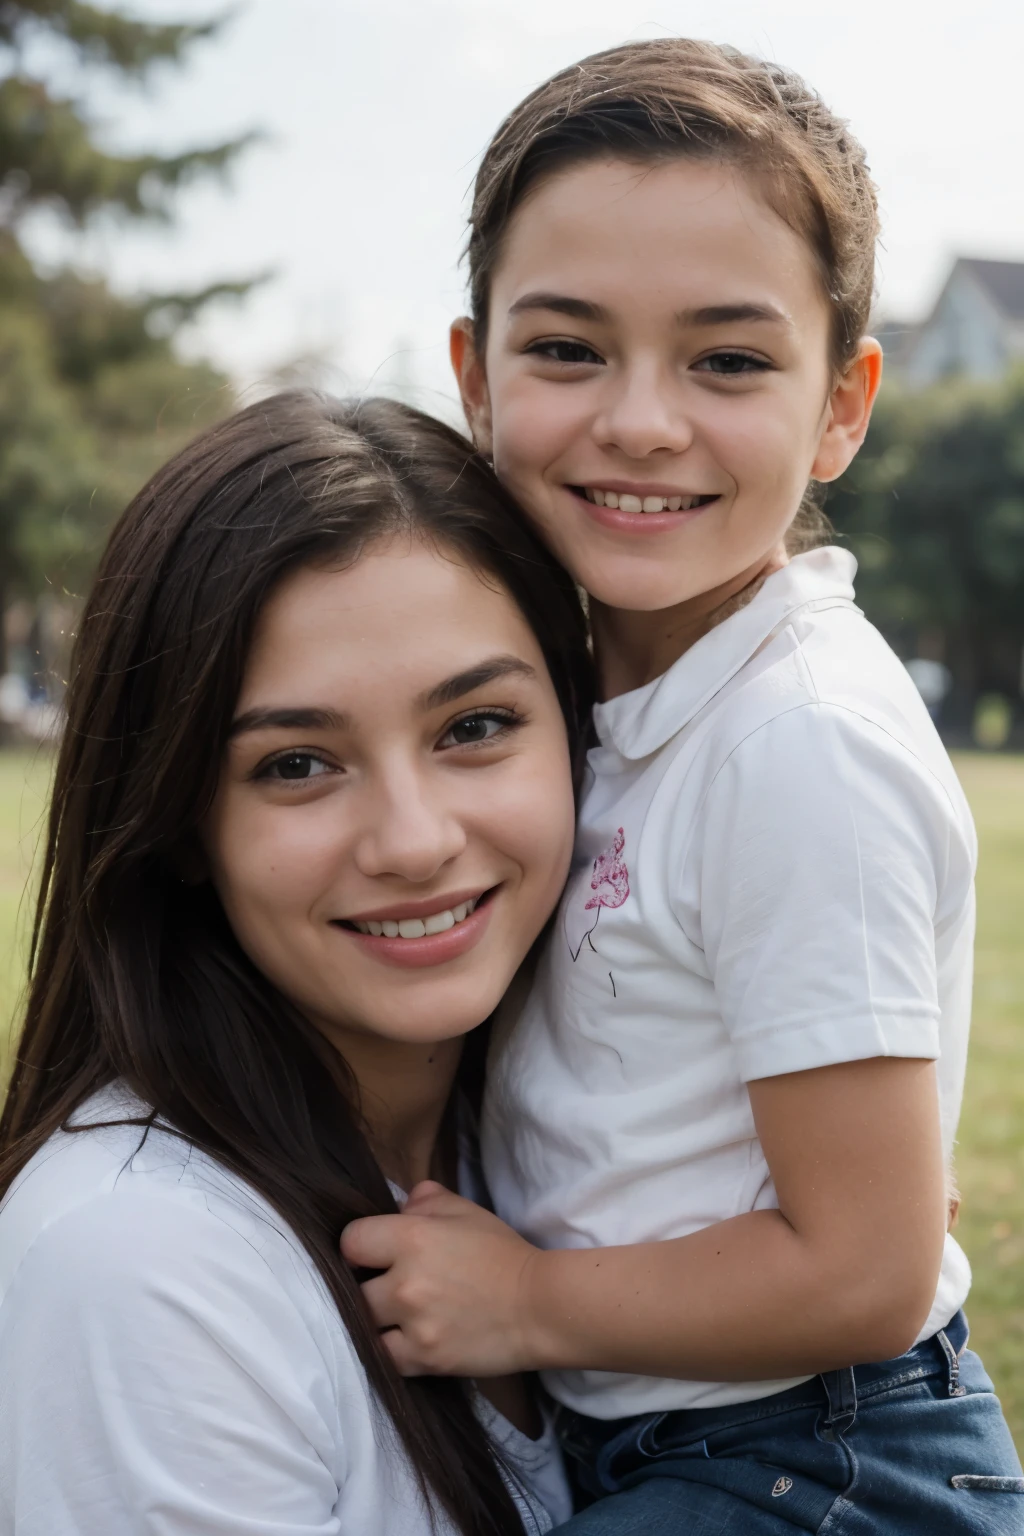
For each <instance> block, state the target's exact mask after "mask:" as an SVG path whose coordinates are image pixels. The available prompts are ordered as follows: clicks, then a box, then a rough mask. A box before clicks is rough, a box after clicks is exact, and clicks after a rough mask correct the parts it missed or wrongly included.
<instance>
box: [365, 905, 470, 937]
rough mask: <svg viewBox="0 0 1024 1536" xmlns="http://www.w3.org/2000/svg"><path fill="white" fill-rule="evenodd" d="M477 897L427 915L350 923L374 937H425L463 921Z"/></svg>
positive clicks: (445, 930)
mask: <svg viewBox="0 0 1024 1536" xmlns="http://www.w3.org/2000/svg"><path fill="white" fill-rule="evenodd" d="M479 899H480V898H479V897H478V896H477V897H474V898H473V900H472V901H460V902H459V905H458V906H457V907H446V908H445V910H444V911H443V912H432V913H431V914H430V916H429V917H403V918H399V919H397V920H395V919H392V918H390V917H386V918H384V920H383V921H382V922H379V923H377V922H372V921H371V922H368V923H356V922H354V923H353V924H352V927H353V928H355V929H356V930H357V931H358V932H359V933H372V934H373V937H374V938H375V939H379V938H381V937H383V938H385V939H425V938H428V937H429V935H430V934H432V933H447V931H448V929H449V928H454V927H455V925H456V923H461V922H464V921H465V919H466V918H467V917H468V916H469V914H470V913H471V912H472V911H473V910H474V909H475V907H476V904H477V902H478V901H479Z"/></svg>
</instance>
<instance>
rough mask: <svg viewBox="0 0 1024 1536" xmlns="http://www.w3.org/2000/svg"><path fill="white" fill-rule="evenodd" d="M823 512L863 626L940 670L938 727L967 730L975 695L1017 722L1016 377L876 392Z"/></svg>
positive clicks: (1021, 432)
mask: <svg viewBox="0 0 1024 1536" xmlns="http://www.w3.org/2000/svg"><path fill="white" fill-rule="evenodd" d="M828 511H829V515H830V516H831V518H832V520H833V522H834V523H835V525H836V527H837V529H838V530H839V531H840V533H842V534H843V535H845V536H846V537H847V539H848V542H849V544H850V547H851V548H852V550H853V552H854V554H855V555H856V556H857V558H858V561H859V563H860V573H859V576H858V582H857V590H858V597H859V600H860V602H861V603H862V605H863V607H864V608H865V610H866V612H867V613H868V616H869V617H870V618H871V619H873V620H874V622H875V623H877V624H878V625H879V627H880V628H881V629H882V630H883V632H885V633H886V634H887V635H888V636H889V638H890V639H891V640H892V641H893V643H894V644H895V645H896V647H897V649H898V650H899V651H900V653H901V654H902V655H903V656H905V657H909V656H912V655H916V654H919V653H922V652H930V653H931V654H933V655H936V656H937V659H943V660H945V662H946V664H947V666H949V667H950V669H951V670H952V673H953V677H954V693H953V695H952V696H951V699H950V701H949V706H948V708H947V710H946V711H945V713H944V720H945V722H946V723H947V724H948V725H949V726H950V727H951V728H952V729H954V730H957V729H960V730H966V729H967V728H968V726H969V723H970V718H971V714H972V711H973V707H974V704H975V701H976V699H977V697H978V696H979V695H980V694H984V693H998V694H1002V695H1004V696H1005V697H1006V698H1008V699H1010V700H1012V701H1013V702H1014V708H1015V709H1016V710H1017V712H1018V717H1019V715H1020V710H1021V704H1020V694H1021V665H1022V658H1024V372H1022V373H1017V374H1013V375H1011V376H1009V377H1008V378H1007V379H1006V380H1004V381H1003V382H1002V383H1001V384H998V385H978V384H973V385H972V384H968V383H966V382H957V381H953V382H950V383H946V384H943V385H941V386H937V387H936V388H934V389H931V390H927V391H923V392H920V393H904V392H901V391H900V390H898V389H896V388H888V389H886V390H884V391H883V394H882V398H881V400H880V402H879V408H878V410H877V411H876V414H875V418H874V420H873V422H872V425H871V430H870V433H869V434H868V440H867V442H866V443H865V446H864V448H863V449H862V451H861V454H860V455H859V457H858V458H857V459H855V460H854V463H853V465H852V467H851V468H850V470H849V471H848V472H847V474H846V475H845V476H844V477H843V479H842V480H841V481H840V482H839V483H838V484H837V485H836V487H835V488H834V490H833V493H832V495H831V496H830V498H829V501H828ZM939 653H944V654H941V655H940V654H939Z"/></svg>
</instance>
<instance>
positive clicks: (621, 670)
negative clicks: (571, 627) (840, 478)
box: [590, 545, 789, 699]
mask: <svg viewBox="0 0 1024 1536" xmlns="http://www.w3.org/2000/svg"><path fill="white" fill-rule="evenodd" d="M788 561H789V556H788V555H787V554H786V551H785V548H784V547H783V546H782V545H780V546H779V547H778V548H777V549H774V550H772V551H771V553H770V554H768V555H765V556H764V557H763V558H762V559H760V560H759V561H758V562H757V563H756V565H752V566H748V567H747V568H746V569H745V570H743V571H740V572H739V573H738V574H737V575H736V576H734V577H732V578H731V579H730V580H729V581H726V582H723V583H722V584H721V585H720V586H717V587H713V588H712V589H711V590H710V591H708V592H700V593H698V594H697V596H696V597H688V598H686V600H685V601H684V602H681V603H677V604H676V605H675V606H674V607H673V608H658V609H656V610H655V611H654V612H652V613H644V612H640V611H637V610H636V609H628V608H609V607H606V606H605V604H604V603H600V602H598V601H597V600H596V599H594V598H591V599H590V625H591V630H592V633H593V637H594V657H595V659H596V661H597V675H598V685H599V690H600V695H601V698H602V699H614V698H615V697H616V696H617V695H618V694H620V693H629V692H630V690H631V689H633V688H642V687H643V686H644V684H645V683H650V682H653V681H654V679H655V678H656V677H660V676H661V674H662V673H663V672H667V671H668V669H669V667H670V666H671V665H672V663H673V662H674V661H678V660H679V657H680V656H682V654H683V652H684V651H688V650H689V649H690V647H691V645H695V644H696V642H697V641H698V640H699V639H700V638H701V636H702V635H706V634H707V632H708V630H710V629H714V628H715V626H716V625H717V624H721V622H722V620H723V619H727V618H728V617H729V615H730V614H732V613H735V612H736V610H737V609H738V608H742V607H744V605H745V604H746V603H749V601H750V599H751V598H752V597H753V596H754V594H755V593H756V592H757V591H758V590H759V588H760V587H761V584H762V583H763V582H764V580H765V579H766V577H768V576H770V575H771V574H772V572H773V571H778V570H781V569H782V567H783V566H784V565H786V564H787V563H788Z"/></svg>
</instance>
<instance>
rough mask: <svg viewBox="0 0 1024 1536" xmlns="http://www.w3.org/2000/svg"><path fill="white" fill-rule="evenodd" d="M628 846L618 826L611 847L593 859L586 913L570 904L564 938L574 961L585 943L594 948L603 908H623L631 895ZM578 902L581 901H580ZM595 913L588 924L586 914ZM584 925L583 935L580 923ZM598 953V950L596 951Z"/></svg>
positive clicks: (584, 910)
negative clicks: (624, 850)
mask: <svg viewBox="0 0 1024 1536" xmlns="http://www.w3.org/2000/svg"><path fill="white" fill-rule="evenodd" d="M625 846H626V834H625V832H624V830H623V829H622V827H619V829H618V831H617V832H616V834H615V836H614V838H613V839H612V843H611V846H610V847H609V848H606V849H605V850H604V852H603V853H599V854H598V856H597V858H596V859H595V860H594V864H593V869H592V872H591V877H590V889H591V890H592V891H593V893H594V894H593V895H592V896H591V897H590V898H589V899H588V900H587V901H586V902H584V904H583V910H582V911H580V909H579V908H578V907H576V908H575V911H574V910H573V907H574V903H571V902H570V903H569V905H568V906H567V907H566V911H565V936H566V939H567V941H568V944H569V953H570V954H571V956H572V958H573V960H578V959H579V957H580V951H581V950H582V948H583V946H584V944H589V945H590V947H591V949H594V941H593V939H592V938H591V937H590V935H591V934H592V933H593V931H594V929H595V928H596V927H597V924H598V919H599V918H600V916H601V909H602V908H603V907H612V908H614V907H621V906H622V904H623V902H624V901H625V900H626V898H627V897H628V895H629V870H628V869H627V868H626V861H625V859H624V858H623V857H622V852H623V849H624V848H625ZM577 899H578V898H577ZM587 912H593V913H594V917H593V920H592V921H589V920H588V919H587V918H586V917H585V915H584V914H585V913H587ZM581 921H582V922H583V923H584V924H585V927H584V929H583V931H582V932H580V922H581ZM594 953H595V954H596V953H597V951H596V950H594Z"/></svg>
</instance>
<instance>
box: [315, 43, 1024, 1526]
mask: <svg viewBox="0 0 1024 1536" xmlns="http://www.w3.org/2000/svg"><path fill="white" fill-rule="evenodd" d="M876 234H877V216H876V205H875V195H874V188H873V186H872V183H871V180H870V177H869V174H868V171H867V167H866V164H865V160H864V155H863V152H862V151H861V149H860V147H859V145H858V144H857V143H856V141H855V140H854V139H853V138H852V137H851V136H850V134H849V132H848V130H847V129H846V127H845V125H844V124H843V123H842V122H840V121H839V120H838V119H836V118H835V117H834V116H833V115H832V114H831V113H830V112H829V111H828V110H827V108H826V107H825V106H824V105H823V104H822V102H821V101H820V100H819V99H818V98H817V97H816V96H815V95H814V94H813V92H811V91H810V90H809V89H808V88H807V87H806V86H805V85H804V84H803V83H802V82H801V81H800V80H798V79H797V78H796V77H795V76H793V75H790V74H788V73H787V72H785V71H784V70H782V69H780V68H778V67H776V66H774V65H767V64H763V63H760V62H758V61H756V60H753V59H749V58H746V57H744V56H742V55H740V54H737V53H735V52H733V51H732V50H729V49H723V48H716V47H713V46H711V45H707V44H698V43H692V42H687V41H685V40H663V41H657V42H650V43H638V44H633V45H630V46H627V47H623V48H620V49H615V50H612V51H610V52H608V53H605V54H602V55H598V56H596V57H594V58H591V59H588V60H586V61H584V63H583V64H581V65H579V66H577V67H575V68H573V69H571V70H567V71H565V72H564V73H562V74H561V75H558V76H556V77H555V78H554V79H552V80H550V81H549V82H547V84H545V85H543V86H541V87H540V88H539V89H538V90H537V91H535V92H534V93H533V95H532V96H530V97H529V98H528V99H527V100H526V101H525V102H524V103H522V105H520V106H519V107H518V108H517V109H516V110H515V111H514V112H513V113H512V115H511V116H510V118H509V119H508V120H507V122H506V123H505V124H504V125H503V126H502V128H501V129H500V130H499V131H498V134H497V135H496V137H495V139H494V141H493V142H492V144H491V146H490V147H489V149H488V151H487V153H486V155H485V156H484V160H483V163H482V165H481V168H480V172H479V175H478V178H477V187H476V197H475V202H474V206H473V213H472V232H471V238H470V245H469V256H470V269H471V291H472V303H473V315H472V318H471V319H469V320H465V321H461V322H459V323H458V324H457V325H456V327H455V329H454V332H453V359H454V362H455V366H456V370H457V372H458V375H459V379H460V384H461V389H462V394H463V400H464V403H465V406H466V410H467V414H468V416H469V419H470V422H471V425H472V427H473V431H474V435H475V438H476V440H477V443H478V444H479V446H480V447H481V448H482V449H483V450H484V451H485V452H487V453H489V454H490V455H491V456H493V459H494V463H495V467H496V469H497V471H498V474H499V476H500V477H501V478H502V479H503V480H504V481H505V483H506V484H507V485H508V486H509V487H510V488H511V489H512V490H513V491H514V492H515V494H516V496H517V497H518V499H519V501H520V503H521V505H522V506H523V507H524V509H525V510H526V512H527V514H528V515H529V517H530V519H531V520H532V521H533V523H534V524H535V526H536V527H537V528H538V530H539V531H540V532H541V534H542V536H543V537H544V539H545V540H546V541H547V543H548V544H549V546H550V547H551V549H552V550H554V552H555V553H556V554H557V555H558V557H559V558H560V559H561V561H562V562H563V564H564V565H565V566H566V567H567V568H568V569H569V571H570V572H571V574H572V575H573V576H574V577H575V578H576V580H577V581H578V582H579V583H580V584H581V585H582V586H583V587H584V588H585V589H586V591H587V593H588V595H589V600H590V615H591V622H592V628H593V640H594V648H595V656H596V659H597V662H598V666H599V674H600V682H601V686H602V697H603V700H604V702H603V703H602V704H600V705H599V706H598V708H597V713H596V727H597V735H598V738H599V745H598V746H597V747H596V748H595V749H594V750H593V751H592V753H591V755H590V772H589V779H588V783H587V785H586V786H585V791H584V799H583V805H582V810H581V815H580V821H579V828H578V836H577V850H576V851H577V858H576V864H575V874H574V876H573V877H572V878H571V879H570V882H569V885H568V888H567V890H566V894H565V897H564V899H563V904H562V908H561V911H560V915H559V918H558V919H557V921H556V925H555V928H554V930H553V932H552V933H551V935H550V938H549V941H548V944H547V947H546V951H545V952H544V954H543V956H542V958H541V960H540V963H539V967H538V970H537V973H536V975H535V977H534V979H533V981H532V984H531V987H530V991H529V995H528V997H527V998H526V1000H525V1002H524V1003H523V1004H522V1006H520V1007H519V1008H518V1009H516V1008H513V1007H512V1006H511V1003H509V1004H508V1005H506V1010H505V1011H506V1015H507V1016H506V1018H505V1019H504V1021H503V1026H502V1028H501V1030H500V1031H499V1036H498V1039H497V1042H496V1048H495V1052H494V1057H493V1061H492V1069H491V1080H490V1086H489V1091H488V1099H487V1104H486V1112H485V1123H484V1127H483V1148H484V1161H485V1167H486V1172H487V1176H488V1179H489V1182H490V1187H491V1191H492V1194H493V1197H494V1201H495V1207H496V1210H497V1212H498V1215H499V1216H500V1217H502V1218H503V1219H504V1221H506V1222H508V1223H509V1224H510V1226H511V1227H512V1228H514V1229H515V1231H514V1232H513V1231H510V1230H509V1229H508V1227H505V1226H504V1225H502V1223H501V1222H499V1221H498V1220H497V1219H496V1218H495V1217H492V1216H490V1215H488V1214H485V1213H482V1212H479V1211H476V1210H475V1209H474V1208H473V1207H471V1206H468V1205H467V1204H466V1203H465V1202H461V1201H459V1200H458V1199H457V1198H456V1197H455V1196H452V1195H449V1194H447V1193H445V1192H444V1191H441V1190H440V1189H439V1188H438V1187H437V1186H435V1185H424V1186H421V1187H420V1189H419V1190H418V1191H417V1192H416V1193H415V1195H414V1198H413V1199H412V1200H411V1202H410V1204H409V1207H407V1212H406V1214H404V1215H402V1216H394V1217H383V1218H378V1219H376V1220H373V1221H370V1222H367V1223H363V1222H357V1223H355V1224H353V1226H352V1227H350V1228H349V1229H348V1231H347V1233H346V1235H345V1239H344V1249H345V1252H346V1254H347V1256H348V1257H349V1259H350V1260H351V1261H353V1262H356V1263H360V1264H365V1265H370V1266H373V1267H375V1268H379V1269H382V1270H385V1271H386V1273H384V1274H382V1275H379V1276H377V1277H376V1278H374V1279H372V1280H371V1281H369V1282H368V1283H367V1284H366V1286H365V1287H364V1290H365V1294H366V1296H367V1299H368V1301H369V1302H370V1305H371V1307H372V1308H373V1310H374V1312H375V1315H376V1317H377V1321H378V1323H379V1324H380V1325H381V1326H382V1327H386V1328H389V1329H391V1331H390V1332H389V1333H387V1334H386V1335H385V1338H386V1340H387V1342H388V1344H389V1347H390V1348H391V1351H392V1354H393V1356H394V1358H395V1359H396V1361H397V1362H398V1364H399V1366H400V1368H401V1369H402V1370H403V1371H405V1372H407V1373H409V1374H415V1373H417V1372H435V1371H440V1372H444V1373H448V1372H456V1371H458V1372H465V1373H467V1374H470V1375H472V1374H478V1375H487V1374H490V1373H491V1372H495V1373H497V1372H500V1371H507V1370H514V1369H533V1368H538V1369H541V1370H543V1371H544V1373H545V1375H544V1380H545V1382H546V1384H547V1386H548V1387H549V1389H550V1391H551V1393H552V1394H553V1396H554V1397H555V1398H556V1399H557V1400H558V1402H559V1403H560V1404H561V1405H562V1407H563V1413H562V1426H563V1431H564V1437H563V1438H564V1443H565V1445H566V1447H567V1448H568V1450H569V1451H570V1452H571V1453H572V1455H573V1457H574V1458H575V1460H576V1464H577V1475H578V1480H579V1483H580V1486H581V1489H582V1490H583V1495H584V1501H585V1502H588V1503H589V1507H587V1508H586V1509H585V1510H584V1512H583V1513H581V1514H579V1515H577V1516H576V1518H575V1519H574V1520H573V1522H571V1525H570V1528H571V1529H572V1530H573V1531H578V1532H580V1533H581V1536H583V1533H588V1536H598V1533H603V1532H632V1531H641V1530H643V1531H644V1532H645V1533H646V1532H654V1531H658V1532H660V1531H665V1532H669V1531H671V1532H677V1531H678V1532H683V1531H686V1532H697V1531H700V1532H704V1531H708V1532H710V1531H712V1530H713V1531H714V1532H716V1533H720V1532H730V1533H731V1532H742V1533H744V1536H750V1533H769V1532H772V1533H781V1532H784V1531H794V1530H802V1531H825V1530H826V1529H827V1530H829V1531H836V1532H838V1531H840V1530H841V1531H844V1532H846V1531H849V1532H850V1533H851V1536H852V1533H853V1532H858V1533H859V1532H877V1533H885V1536H903V1533H905V1536H910V1533H924V1532H928V1533H937V1532H939V1531H941V1532H943V1533H953V1532H958V1531H963V1532H967V1531H972V1532H980V1531H985V1532H1006V1533H1009V1532H1010V1531H1016V1530H1019V1529H1020V1528H1021V1526H1022V1524H1024V1500H1022V1499H1021V1495H1022V1494H1024V1479H1022V1477H1021V1468H1020V1464H1019V1462H1018V1460H1017V1457H1016V1455H1015V1452H1014V1449H1013V1445H1012V1443H1011V1441H1010V1437H1009V1433H1008V1431H1007V1429H1006V1426H1005V1423H1004V1421H1003V1419H1002V1416H1001V1412H1000V1409H999V1405H998V1402H997V1401H996V1399H995V1397H994V1395H993V1393H992V1387H991V1384H990V1382H989V1381H988V1378H987V1377H986V1375H985V1373H984V1370H983V1369H982V1366H981V1363H980V1361H978V1359H977V1358H976V1357H975V1356H974V1355H972V1354H971V1353H970V1352H969V1351H966V1350H965V1345H966V1340H967V1327H966V1324H965V1322H964V1318H963V1313H962V1311H961V1307H962V1304H963V1302H964V1300H965V1298H966V1295H967V1291H968V1286H969V1280H970V1275H969V1269H968V1265H967V1261H966V1259H965V1257H964V1255H963V1253H962V1252H961V1250H960V1249H959V1247H958V1246H957V1244H956V1242H955V1241H954V1240H953V1238H952V1237H951V1236H949V1235H947V1234H946V1232H945V1227H946V1213H947V1190H946V1170H947V1168H948V1165H949V1159H950V1156H951V1152H952V1145H953V1138H954V1133H955V1128H956V1121H957V1116H958V1111H959V1105H960V1098H961V1091H962V1083H963V1073H964V1061H965V1053H966V1044H967V1030H968V1022H969V1003H970V986H971V951H972V942H973V927H974V906H973V885H972V882H973V872H974V862H975V839H974V832H973V828H972V824H971V819H970V815H969V812H968V809H967V806H966V804H965V801H964V798H963V795H962V793H961V791H960V788H959V785H958V783H957V780H956V776H955V774H954V772H953V769H952V766H951V764H950V763H949V760H948V758H947V756H946V754H945V752H944V750H943V748H942V746H941V743H940V742H939V739H938V737H937V735H936V733H935V731H934V728H933V727H932V724H931V722H930V720H929V718H928V714H927V711H926V710H925V708H924V706H923V705H922V703H921V701H920V699H919V697H918V696H917V694H916V691H915V689H914V687H913V684H912V683H911V681H910V679H909V677H908V676H907V674H906V672H905V671H904V669H903V668H902V667H901V665H900V663H899V662H898V661H897V659H896V657H895V656H894V655H893V654H892V652H891V651H890V650H889V649H888V647H887V646H886V645H885V643H884V642H883V641H882V639H881V637H880V636H879V635H878V634H877V632H876V631H875V630H874V629H873V628H872V627H871V625H870V624H868V623H867V622H866V621H865V619H864V617H863V615H862V614H861V613H860V611H859V610H858V609H857V607H856V606H855V603H854V594H853V587H852V584H851V583H852V578H853V574H854V569H855V565H854V561H853V559H852V557H851V556H850V555H849V554H848V553H846V552H845V551H843V550H840V549H837V548H834V547H828V548H820V547H816V546H817V545H819V544H821V543H822V542H823V539H822V537H821V533H822V529H823V526H824V524H823V519H822V518H821V516H820V514H819V513H817V511H816V510H815V507H814V504H813V501H812V500H811V499H810V498H809V497H808V496H807V494H806V491H807V487H808V484H809V483H811V482H815V481H830V480H833V479H835V478H836V477H837V476H839V475H840V474H841V473H842V472H843V470H844V469H845V468H846V467H847V465H848V464H849V463H850V461H851V459H852V458H853V456H854V455H855V453H856V452H857V449H858V448H859V446H860V444H861V442H862V441H863V438H864V435H865V432H866V430H867V426H868V420H869V417H870V412H871V406H872V403H873V400H874V398H875V394H876V391H877V388H878V384H879V379H880V373H881V356H880V350H879V347H878V344H877V343H876V342H875V341H873V340H871V339H869V338H867V337H866V336H865V329H866V325H867V320H868V313H869V308H870V304H871V298H872V284H873V259H874V245H875V239H876ZM861 1362H882V1363H881V1364H862V1363H861Z"/></svg>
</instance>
